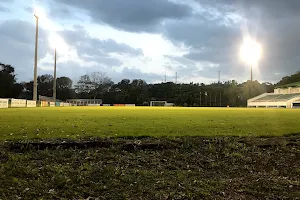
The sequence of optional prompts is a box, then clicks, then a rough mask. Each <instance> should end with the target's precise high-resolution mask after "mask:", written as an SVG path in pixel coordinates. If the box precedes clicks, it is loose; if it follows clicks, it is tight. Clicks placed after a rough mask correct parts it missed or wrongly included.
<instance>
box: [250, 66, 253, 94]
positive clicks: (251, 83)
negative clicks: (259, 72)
mask: <svg viewBox="0 0 300 200" xmlns="http://www.w3.org/2000/svg"><path fill="white" fill-rule="evenodd" d="M252 85H253V71H252V65H251V82H250V98H252Z"/></svg>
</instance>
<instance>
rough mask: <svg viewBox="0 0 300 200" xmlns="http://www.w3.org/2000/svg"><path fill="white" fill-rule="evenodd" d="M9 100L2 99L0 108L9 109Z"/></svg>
mask: <svg viewBox="0 0 300 200" xmlns="http://www.w3.org/2000/svg"><path fill="white" fill-rule="evenodd" d="M8 101H9V100H8V99H0V108H8Z"/></svg>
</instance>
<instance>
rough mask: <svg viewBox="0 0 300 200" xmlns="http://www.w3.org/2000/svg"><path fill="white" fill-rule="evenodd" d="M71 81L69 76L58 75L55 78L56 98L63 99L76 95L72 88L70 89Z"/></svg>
mask: <svg viewBox="0 0 300 200" xmlns="http://www.w3.org/2000/svg"><path fill="white" fill-rule="evenodd" d="M72 84H73V81H72V80H71V79H70V78H69V77H65V76H63V77H59V78H57V79H56V87H57V89H56V92H57V98H58V99H60V100H62V101H65V100H66V99H73V98H75V97H76V93H75V91H74V89H72Z"/></svg>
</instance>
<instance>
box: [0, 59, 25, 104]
mask: <svg viewBox="0 0 300 200" xmlns="http://www.w3.org/2000/svg"><path fill="white" fill-rule="evenodd" d="M22 90H23V87H22V85H20V84H18V83H16V75H15V69H14V67H13V66H11V65H6V64H3V63H0V98H1V97H2V98H17V97H18V96H19V95H20V93H21V92H22Z"/></svg>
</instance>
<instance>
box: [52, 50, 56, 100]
mask: <svg viewBox="0 0 300 200" xmlns="http://www.w3.org/2000/svg"><path fill="white" fill-rule="evenodd" d="M53 101H54V102H55V101H56V48H54V79H53Z"/></svg>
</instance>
